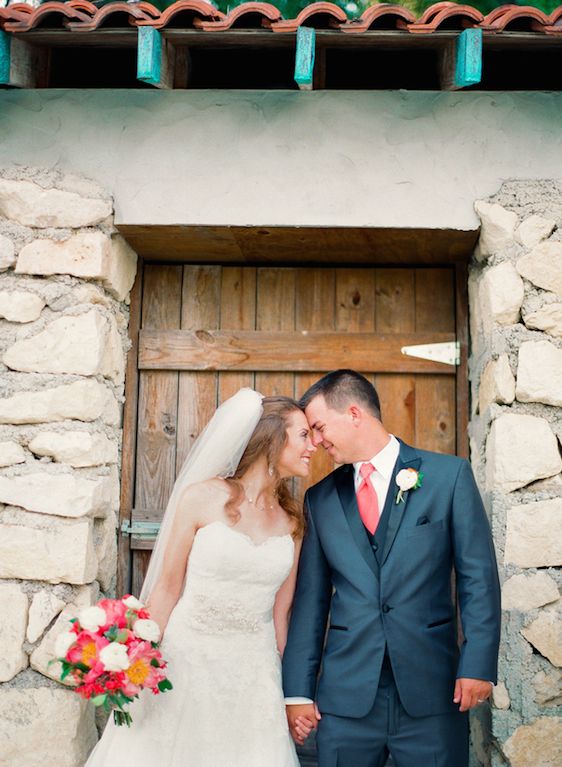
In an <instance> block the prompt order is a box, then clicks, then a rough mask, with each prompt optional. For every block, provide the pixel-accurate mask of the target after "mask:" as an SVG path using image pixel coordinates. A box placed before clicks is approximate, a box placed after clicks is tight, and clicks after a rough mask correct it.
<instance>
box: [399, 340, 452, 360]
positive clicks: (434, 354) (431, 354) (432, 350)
mask: <svg viewBox="0 0 562 767" xmlns="http://www.w3.org/2000/svg"><path fill="white" fill-rule="evenodd" d="M401 351H402V354H406V355H407V356H408V357H418V358H419V359H422V360H432V361H433V362H443V363H444V364H445V365H460V364H461V345H460V343H459V341H447V342H446V343H443V344H417V345H414V346H403V347H402V349H401Z"/></svg>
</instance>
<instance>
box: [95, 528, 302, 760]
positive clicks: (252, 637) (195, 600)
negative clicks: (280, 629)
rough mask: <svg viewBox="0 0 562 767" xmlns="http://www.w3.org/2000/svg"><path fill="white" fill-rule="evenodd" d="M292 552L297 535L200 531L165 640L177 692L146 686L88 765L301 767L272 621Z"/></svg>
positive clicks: (110, 726) (111, 727) (106, 734)
mask: <svg viewBox="0 0 562 767" xmlns="http://www.w3.org/2000/svg"><path fill="white" fill-rule="evenodd" d="M293 556H294V546H293V540H292V538H291V536H290V535H284V536H274V537H271V538H268V539H267V540H266V541H264V542H263V543H260V544H258V543H255V542H254V541H253V540H252V539H251V538H250V537H248V536H247V535H245V534H243V533H240V532H238V531H236V530H235V529H233V528H231V527H229V526H228V525H227V524H225V523H223V522H218V521H217V522H212V523H211V524H209V525H207V526H206V527H203V528H201V529H200V530H199V531H198V532H197V534H196V536H195V539H194V542H193V546H192V549H191V553H190V556H189V564H188V574H187V578H186V584H185V588H184V592H183V594H182V596H181V598H180V600H179V601H178V603H177V605H176V607H175V608H174V610H173V612H172V614H171V616H170V620H169V622H168V625H167V627H166V631H165V633H164V638H163V641H162V647H161V649H162V655H163V657H164V658H165V659H166V660H167V661H168V676H169V678H170V681H171V682H172V684H173V685H174V689H173V690H171V691H170V692H167V693H165V694H163V695H158V696H153V695H152V694H151V693H149V692H145V693H143V694H142V696H141V698H140V699H139V700H137V701H135V703H134V704H132V705H131V709H130V711H131V715H132V717H133V724H132V725H131V727H130V729H128V728H127V727H125V726H123V727H116V726H115V725H114V724H113V722H112V721H110V723H109V724H108V726H107V727H106V730H105V732H104V735H103V737H102V739H101V740H100V742H99V743H98V745H97V746H96V748H95V749H94V751H93V752H92V755H91V756H90V759H89V760H88V762H87V767H124V765H132V766H134V767H298V764H299V762H298V759H297V756H296V752H295V748H294V745H293V742H292V740H291V737H290V735H289V731H288V727H287V721H286V718H285V706H284V702H283V692H282V689H281V668H280V658H279V653H278V651H277V646H276V641H275V634H274V627H273V618H272V609H273V603H274V599H275V594H276V593H277V590H278V589H279V587H280V586H281V584H282V583H283V581H284V580H285V579H286V578H287V576H288V574H289V572H290V570H291V567H292V563H293Z"/></svg>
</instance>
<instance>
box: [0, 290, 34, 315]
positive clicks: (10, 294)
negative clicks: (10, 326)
mask: <svg viewBox="0 0 562 767" xmlns="http://www.w3.org/2000/svg"><path fill="white" fill-rule="evenodd" d="M44 306H45V302H44V301H43V299H42V298H40V297H39V296H38V295H36V294H35V293H30V292H29V291H27V290H1V291H0V317H3V318H4V319H5V320H9V321H10V322H33V320H36V319H37V318H38V317H39V315H40V314H41V312H42V310H43V307H44Z"/></svg>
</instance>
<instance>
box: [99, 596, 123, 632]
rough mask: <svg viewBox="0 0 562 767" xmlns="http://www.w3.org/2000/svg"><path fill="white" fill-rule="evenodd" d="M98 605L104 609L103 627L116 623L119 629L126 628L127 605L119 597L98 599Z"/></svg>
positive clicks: (106, 627)
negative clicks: (104, 620)
mask: <svg viewBox="0 0 562 767" xmlns="http://www.w3.org/2000/svg"><path fill="white" fill-rule="evenodd" d="M98 607H101V608H102V610H105V614H106V616H107V621H106V623H105V625H104V627H103V629H104V630H105V629H108V628H109V627H110V626H113V625H114V624H117V626H118V627H119V628H120V629H124V628H127V605H125V604H124V603H123V600H121V599H100V601H99V602H98Z"/></svg>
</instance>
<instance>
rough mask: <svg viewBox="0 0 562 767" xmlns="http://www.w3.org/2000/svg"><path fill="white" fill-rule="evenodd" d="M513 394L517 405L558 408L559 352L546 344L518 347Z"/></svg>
mask: <svg viewBox="0 0 562 767" xmlns="http://www.w3.org/2000/svg"><path fill="white" fill-rule="evenodd" d="M515 393H516V396H517V399H518V400H519V402H543V403H544V404H545V405H556V406H558V405H562V349H557V348H556V346H554V345H553V344H551V343H550V341H527V342H525V343H523V344H521V347H520V349H519V361H518V365H517V387H516V392H515Z"/></svg>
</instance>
